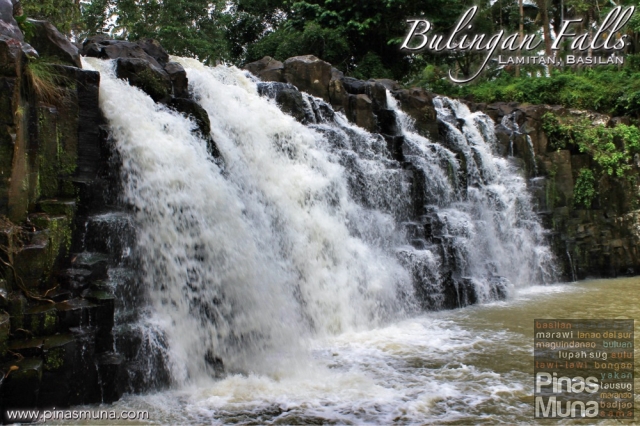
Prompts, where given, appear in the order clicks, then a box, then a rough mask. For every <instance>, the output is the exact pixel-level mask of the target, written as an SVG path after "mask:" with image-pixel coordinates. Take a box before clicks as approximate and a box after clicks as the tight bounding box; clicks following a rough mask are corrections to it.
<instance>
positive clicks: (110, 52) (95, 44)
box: [80, 36, 162, 69]
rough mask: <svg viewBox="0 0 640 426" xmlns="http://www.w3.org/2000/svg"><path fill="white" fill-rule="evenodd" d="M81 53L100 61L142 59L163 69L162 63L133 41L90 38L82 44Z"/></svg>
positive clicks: (100, 37) (98, 37) (104, 37)
mask: <svg viewBox="0 0 640 426" xmlns="http://www.w3.org/2000/svg"><path fill="white" fill-rule="evenodd" d="M80 53H81V54H82V55H84V56H89V57H94V58H100V59H140V60H143V61H145V62H148V63H149V64H151V65H152V66H153V67H155V68H157V69H162V65H161V64H160V62H158V61H157V60H156V59H155V58H154V57H152V56H151V55H149V54H148V53H147V52H145V50H144V49H143V48H142V47H141V46H140V44H138V43H135V42H131V41H124V40H112V39H110V38H108V37H106V36H93V37H89V38H88V39H86V40H85V41H84V43H82V50H81V51H80Z"/></svg>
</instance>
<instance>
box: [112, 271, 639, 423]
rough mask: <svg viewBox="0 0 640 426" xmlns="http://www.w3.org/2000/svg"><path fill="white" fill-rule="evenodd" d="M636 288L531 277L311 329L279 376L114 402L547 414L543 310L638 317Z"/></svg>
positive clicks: (469, 417) (207, 416) (626, 283)
mask: <svg viewBox="0 0 640 426" xmlns="http://www.w3.org/2000/svg"><path fill="white" fill-rule="evenodd" d="M639 290H640V278H620V279H611V280H590V281H583V282H579V283H571V284H558V285H549V286H532V287H529V288H524V289H520V290H518V291H516V292H515V294H514V295H513V297H512V298H510V299H509V300H507V301H502V302H493V303H488V304H484V305H478V306H473V307H468V308H464V309H458V310H452V311H440V312H433V313H427V314H424V315H421V316H418V317H415V318H412V319H407V320H403V321H401V322H398V323H395V324H392V325H389V326H386V327H381V328H376V329H373V330H370V331H364V332H350V333H346V334H341V335H338V336H335V337H332V338H327V339H322V340H309V341H308V342H307V345H308V347H309V348H310V351H309V352H310V355H309V356H308V357H307V358H306V359H305V360H304V362H301V361H300V360H299V359H298V361H297V362H291V364H290V365H291V368H290V369H289V370H288V371H281V372H280V373H278V374H275V375H272V376H264V375H232V376H229V377H226V378H224V379H221V380H218V381H213V382H211V383H209V384H203V383H201V384H199V385H197V386H192V387H188V388H183V389H180V390H172V391H165V392H160V393H155V394H148V395H129V396H125V397H124V398H123V399H122V400H121V401H119V402H117V403H115V404H114V406H113V407H109V408H110V409H116V410H149V412H150V419H151V422H152V423H162V424H166V423H173V424H175V423H181V424H184V423H191V424H193V423H197V424H228V423H240V424H263V423H276V424H292V423H293V424H298V423H307V424H308V423H311V424H320V423H324V424H336V423H337V424H363V423H367V424H392V423H395V424H496V423H505V424H513V423H518V424H539V423H540V421H539V420H534V419H533V396H532V395H533V322H534V319H536V318H556V319H561V318H593V319H596V318H611V319H613V318H617V319H628V318H630V319H634V318H636V317H638V316H640V291H639ZM636 327H638V325H637V324H636ZM637 332H638V330H637V329H636V333H637ZM282 355H283V356H287V355H286V351H283V353H282ZM637 386H638V381H637V380H636V388H637ZM636 399H637V398H636ZM102 408H105V407H102ZM557 422H558V421H557V420H554V421H549V424H556V423H557ZM571 422H574V423H575V420H572V421H571ZM590 423H593V422H590ZM605 423H606V422H605Z"/></svg>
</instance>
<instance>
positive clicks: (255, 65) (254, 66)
mask: <svg viewBox="0 0 640 426" xmlns="http://www.w3.org/2000/svg"><path fill="white" fill-rule="evenodd" d="M244 69H246V70H247V71H249V72H250V73H251V74H253V75H255V76H256V77H258V78H260V80H262V81H277V82H281V83H284V82H285V78H284V64H283V63H282V62H280V61H278V60H275V59H273V58H272V57H270V56H265V57H264V58H262V59H260V60H259V61H255V62H250V63H248V64H246V65H245V66H244Z"/></svg>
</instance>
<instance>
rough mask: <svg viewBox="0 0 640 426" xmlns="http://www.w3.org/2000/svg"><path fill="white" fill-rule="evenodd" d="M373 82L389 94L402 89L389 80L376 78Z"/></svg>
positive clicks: (396, 83)
mask: <svg viewBox="0 0 640 426" xmlns="http://www.w3.org/2000/svg"><path fill="white" fill-rule="evenodd" d="M373 81H375V82H376V83H380V84H382V85H383V86H384V88H385V89H387V90H388V91H390V92H393V91H395V90H400V89H402V86H400V84H399V83H398V82H396V81H393V80H389V79H388V78H378V79H375V80H373Z"/></svg>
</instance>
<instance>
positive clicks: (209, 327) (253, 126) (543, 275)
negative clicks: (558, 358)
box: [90, 59, 552, 385]
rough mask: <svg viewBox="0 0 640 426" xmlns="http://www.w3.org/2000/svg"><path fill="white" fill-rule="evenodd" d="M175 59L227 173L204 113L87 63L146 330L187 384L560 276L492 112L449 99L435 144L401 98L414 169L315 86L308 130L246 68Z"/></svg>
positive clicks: (271, 366)
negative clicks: (95, 77)
mask: <svg viewBox="0 0 640 426" xmlns="http://www.w3.org/2000/svg"><path fill="white" fill-rule="evenodd" d="M180 62H181V63H182V65H183V66H184V67H185V69H186V70H187V74H188V78H189V83H190V91H191V92H192V95H193V96H194V98H195V99H196V100H197V102H198V103H199V104H200V105H201V106H202V107H203V108H204V109H205V110H206V112H207V113H208V115H209V118H210V121H211V129H212V130H211V136H212V138H213V140H214V141H215V144H216V146H217V149H218V151H219V152H220V154H221V156H222V158H223V159H224V168H221V167H220V165H219V164H218V162H216V161H214V159H213V158H212V156H211V155H210V154H209V153H208V152H207V140H206V139H203V138H202V137H201V135H198V133H197V132H195V124H194V123H193V122H192V121H191V120H189V119H187V118H185V117H184V116H182V115H180V114H179V113H177V112H175V111H172V110H170V109H168V108H166V107H164V106H161V105H158V104H156V103H155V102H153V100H152V99H151V98H150V97H148V96H147V95H146V94H144V93H143V92H142V91H140V90H138V89H136V88H134V87H131V86H129V85H128V84H127V83H126V82H125V81H122V80H118V79H117V78H116V77H115V75H114V71H113V64H112V63H110V62H103V61H98V60H91V62H90V65H91V66H93V67H95V68H96V69H98V70H100V71H101V75H102V78H101V91H100V97H101V107H102V110H103V112H104V114H105V117H106V118H107V120H108V121H109V125H110V129H111V136H112V138H113V139H114V140H115V143H116V148H117V150H118V153H119V156H120V157H121V159H122V171H123V187H124V201H125V202H126V203H127V204H128V205H129V206H131V209H132V211H133V214H134V217H135V222H136V237H137V249H136V250H137V255H138V256H139V257H140V259H141V262H142V264H141V269H142V274H141V279H142V280H143V282H144V285H145V287H146V292H147V298H148V299H149V304H148V308H147V311H146V313H145V314H143V315H142V317H143V319H142V320H141V321H142V323H141V324H142V326H144V325H145V324H146V326H147V330H150V331H149V332H150V333H151V334H155V335H156V337H155V338H154V337H149V340H150V341H154V340H157V341H158V342H167V344H166V347H165V345H162V344H161V345H156V347H155V348H154V350H163V351H166V353H165V354H164V355H165V356H166V360H167V361H166V362H167V363H168V364H169V369H170V371H171V375H172V378H173V381H174V383H176V384H178V385H183V384H187V383H193V382H198V381H201V380H204V381H207V380H209V378H210V377H214V376H216V375H219V374H220V368H221V367H222V365H224V370H225V371H226V372H227V373H233V372H242V373H249V372H254V373H258V374H265V375H268V376H272V377H279V376H281V375H287V374H291V371H292V370H296V369H297V368H299V369H301V370H304V369H305V368H306V369H308V368H309V367H308V361H309V359H308V351H307V350H305V346H307V345H308V344H309V342H311V341H313V340H314V339H317V338H322V337H326V336H334V335H341V334H344V333H352V332H356V331H358V330H365V329H370V328H373V327H378V326H381V325H383V324H386V323H389V322H390V321H398V320H401V319H402V318H406V317H407V316H410V315H414V314H416V313H417V311H418V309H419V306H420V305H422V307H423V308H428V309H434V308H441V307H445V306H447V304H446V303H445V301H446V300H447V299H451V297H452V296H451V294H452V292H456V291H457V292H458V293H457V296H456V297H458V298H461V297H465V298H467V299H468V300H466V302H465V301H459V303H458V304H457V305H455V306H463V305H465V304H467V303H472V302H474V301H487V300H491V299H492V298H496V297H499V296H504V293H505V292H506V289H507V287H508V286H507V285H506V282H507V281H506V280H508V282H510V283H512V284H513V285H517V286H524V285H527V284H532V283H536V282H548V281H550V280H552V268H551V261H552V259H551V255H550V252H549V250H548V248H547V247H546V246H545V244H544V236H543V232H542V228H541V226H540V225H539V223H538V221H537V219H536V217H535V214H534V213H533V210H532V208H531V205H530V201H529V196H528V194H527V192H526V183H525V181H524V179H522V178H521V177H519V176H518V175H517V173H516V170H515V167H514V166H512V165H511V164H510V163H509V161H508V160H507V159H502V158H499V157H497V156H495V155H494V154H493V153H492V148H493V147H492V144H494V143H495V135H494V134H493V123H492V122H491V120H490V119H489V118H488V117H486V116H484V115H482V114H478V113H476V114H471V113H470V112H469V111H468V109H466V107H464V106H463V105H461V104H460V103H458V102H456V101H451V100H448V99H444V98H437V99H436V100H435V103H436V107H437V111H438V117H439V119H440V120H441V121H442V126H443V129H444V132H445V134H446V137H445V141H443V142H442V143H435V142H433V141H430V140H428V139H427V138H424V137H422V136H420V135H418V134H417V133H415V132H414V131H413V130H412V128H411V125H410V122H409V120H408V119H407V117H406V116H405V115H404V114H403V113H402V112H401V110H400V109H399V108H398V107H397V105H396V104H395V101H394V100H393V99H392V98H391V97H390V98H389V102H390V104H391V105H392V107H393V109H394V110H395V112H396V114H397V115H398V116H399V117H400V120H399V121H400V124H401V127H402V129H403V133H404V137H405V145H404V148H403V150H404V156H405V159H406V161H407V163H408V164H411V165H412V167H413V171H412V172H409V171H408V170H407V169H406V167H404V165H403V164H401V163H400V162H399V161H396V160H394V159H393V158H392V156H391V154H390V153H389V151H388V149H387V146H386V143H385V140H384V138H383V137H382V136H380V135H374V134H370V133H367V132H365V131H364V130H362V129H360V128H358V127H356V126H353V125H351V124H350V123H348V121H347V120H346V119H345V118H344V116H343V115H341V114H338V113H335V112H334V111H333V110H332V109H331V108H330V107H329V106H328V105H326V104H324V103H323V102H322V101H320V100H318V99H314V98H312V97H310V96H307V95H304V97H303V99H304V101H305V104H306V106H307V108H306V109H307V111H306V112H305V113H306V114H307V115H308V119H305V120H304V121H306V122H307V124H306V125H303V124H300V123H299V122H297V121H296V120H294V119H293V118H292V117H291V116H289V115H287V114H284V113H283V112H282V111H280V110H279V109H278V107H277V106H276V105H275V102H273V101H272V100H270V99H268V97H264V96H260V92H259V90H258V85H257V83H256V82H255V81H254V80H253V79H252V78H251V77H250V76H248V75H247V74H246V73H244V72H241V71H239V70H237V69H235V68H228V67H223V66H220V67H216V68H208V67H205V66H204V65H202V64H200V63H199V62H197V61H195V60H189V59H180ZM265 87H266V90H262V89H265ZM262 89H261V91H262V92H268V91H269V90H268V89H269V87H268V86H263V87H262ZM123 99H126V100H127V101H126V103H124V102H123ZM416 171H417V172H419V173H421V174H422V175H423V176H422V179H416V177H415V176H412V173H414V174H415V173H416ZM416 180H420V181H421V182H423V184H422V185H421V189H422V191H423V192H424V195H423V196H421V197H420V199H421V200H424V206H420V208H421V209H422V210H423V213H424V214H422V215H421V216H420V217H414V216H415V214H414V212H413V208H412V205H413V204H414V203H415V201H414V200H412V185H414V184H415V181H416ZM413 192H415V191H413ZM425 229H428V231H424V230H425ZM462 286H467V287H471V288H472V289H473V291H470V290H469V288H467V290H466V293H465V294H464V295H463V294H462V292H461V290H460V289H461V287H462ZM470 298H473V300H469V299H470Z"/></svg>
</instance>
